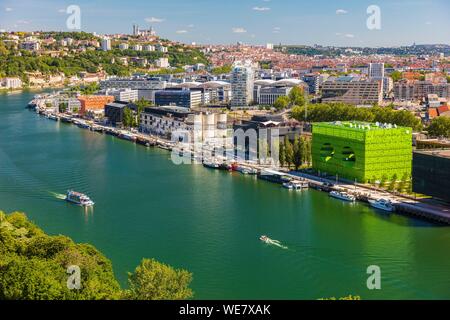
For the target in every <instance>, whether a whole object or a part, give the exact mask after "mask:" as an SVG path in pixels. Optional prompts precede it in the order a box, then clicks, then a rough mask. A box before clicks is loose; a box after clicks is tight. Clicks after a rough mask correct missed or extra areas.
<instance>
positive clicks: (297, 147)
mask: <svg viewBox="0 0 450 320" xmlns="http://www.w3.org/2000/svg"><path fill="white" fill-rule="evenodd" d="M293 151H294V159H293V162H294V167H295V170H298V169H299V168H300V166H301V165H302V163H303V151H304V150H303V140H302V139H299V138H298V137H295V140H294V145H293Z"/></svg>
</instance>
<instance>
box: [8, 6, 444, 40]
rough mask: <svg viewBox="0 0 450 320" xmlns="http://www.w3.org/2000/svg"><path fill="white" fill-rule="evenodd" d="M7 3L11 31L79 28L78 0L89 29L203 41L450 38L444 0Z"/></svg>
mask: <svg viewBox="0 0 450 320" xmlns="http://www.w3.org/2000/svg"><path fill="white" fill-rule="evenodd" d="M2 2H3V3H2V4H1V6H0V29H1V30H5V31H37V30H56V31H74V30H69V29H67V27H66V20H67V17H69V15H68V14H67V13H66V9H67V7H68V6H69V5H72V4H75V5H78V6H79V7H80V9H81V31H87V32H97V33H99V34H113V33H128V34H130V33H131V32H132V25H133V24H138V25H139V26H141V28H148V27H150V26H153V27H154V28H155V30H156V31H157V33H158V34H159V35H160V36H161V37H163V38H169V39H173V40H176V41H180V42H184V43H191V42H196V43H199V44H232V43H236V42H238V41H240V42H243V43H248V44H264V43H275V44H278V43H283V44H305V45H314V44H319V45H324V46H328V45H329V46H353V47H377V46H403V45H411V44H413V43H417V44H450V35H449V34H448V32H447V30H449V27H450V23H449V22H448V19H446V17H445V12H448V9H450V5H449V4H448V3H446V1H444V0H408V1H387V0H379V1H377V2H376V3H373V2H372V1H365V0H364V1H354V0H351V1H349V0H347V1H335V2H334V3H333V5H332V6H330V4H329V3H328V2H327V1H324V0H318V1H315V2H307V1H294V0H251V1H244V2H242V1H240V2H239V1H233V0H232V1H228V2H226V3H211V2H210V1H205V0H200V1H181V0H172V1H166V2H164V3H162V2H156V1H147V2H145V1H136V2H135V3H133V5H132V6H130V5H128V4H124V3H121V2H120V1H116V0H114V1H108V4H107V7H104V6H103V5H100V4H92V3H89V2H88V1H85V0H81V1H78V2H77V3H70V2H67V1H62V2H58V3H56V1H52V0H45V1H40V2H39V4H37V3H35V2H32V1H30V0H22V1H11V0H6V1H2ZM103 2H104V3H106V1H103ZM370 5H377V6H378V7H379V8H380V10H381V29H379V30H369V29H368V27H367V25H366V21H367V19H368V18H369V14H368V13H367V8H368V7H369V6H370ZM406 12H407V13H408V15H407V16H404V14H405V13H406ZM218 19H222V20H221V21H220V22H219V21H218ZM292 25H294V26H297V28H295V27H294V28H292Z"/></svg>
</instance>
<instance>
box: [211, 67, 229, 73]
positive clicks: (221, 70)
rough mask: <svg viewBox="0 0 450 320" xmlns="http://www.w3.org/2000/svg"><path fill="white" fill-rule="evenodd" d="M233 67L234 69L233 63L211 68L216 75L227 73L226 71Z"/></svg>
mask: <svg viewBox="0 0 450 320" xmlns="http://www.w3.org/2000/svg"><path fill="white" fill-rule="evenodd" d="M231 69H232V66H231V65H224V66H221V67H216V68H213V69H212V70H211V73H212V74H215V75H219V74H226V73H230V72H231Z"/></svg>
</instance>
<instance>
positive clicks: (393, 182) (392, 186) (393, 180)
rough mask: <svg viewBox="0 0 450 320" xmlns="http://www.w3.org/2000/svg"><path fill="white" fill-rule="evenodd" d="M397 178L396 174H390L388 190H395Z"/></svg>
mask: <svg viewBox="0 0 450 320" xmlns="http://www.w3.org/2000/svg"><path fill="white" fill-rule="evenodd" d="M397 178H398V176H397V174H394V175H393V176H392V179H391V183H390V184H389V187H388V190H389V191H395V190H396V188H397Z"/></svg>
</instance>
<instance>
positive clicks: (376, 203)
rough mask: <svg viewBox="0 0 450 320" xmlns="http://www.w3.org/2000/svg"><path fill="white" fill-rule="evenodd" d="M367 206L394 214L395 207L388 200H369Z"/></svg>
mask: <svg viewBox="0 0 450 320" xmlns="http://www.w3.org/2000/svg"><path fill="white" fill-rule="evenodd" d="M369 204H370V205H371V206H372V207H374V208H376V209H380V210H383V211H387V212H394V211H395V207H394V205H393V204H392V202H391V200H389V199H378V200H369Z"/></svg>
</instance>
